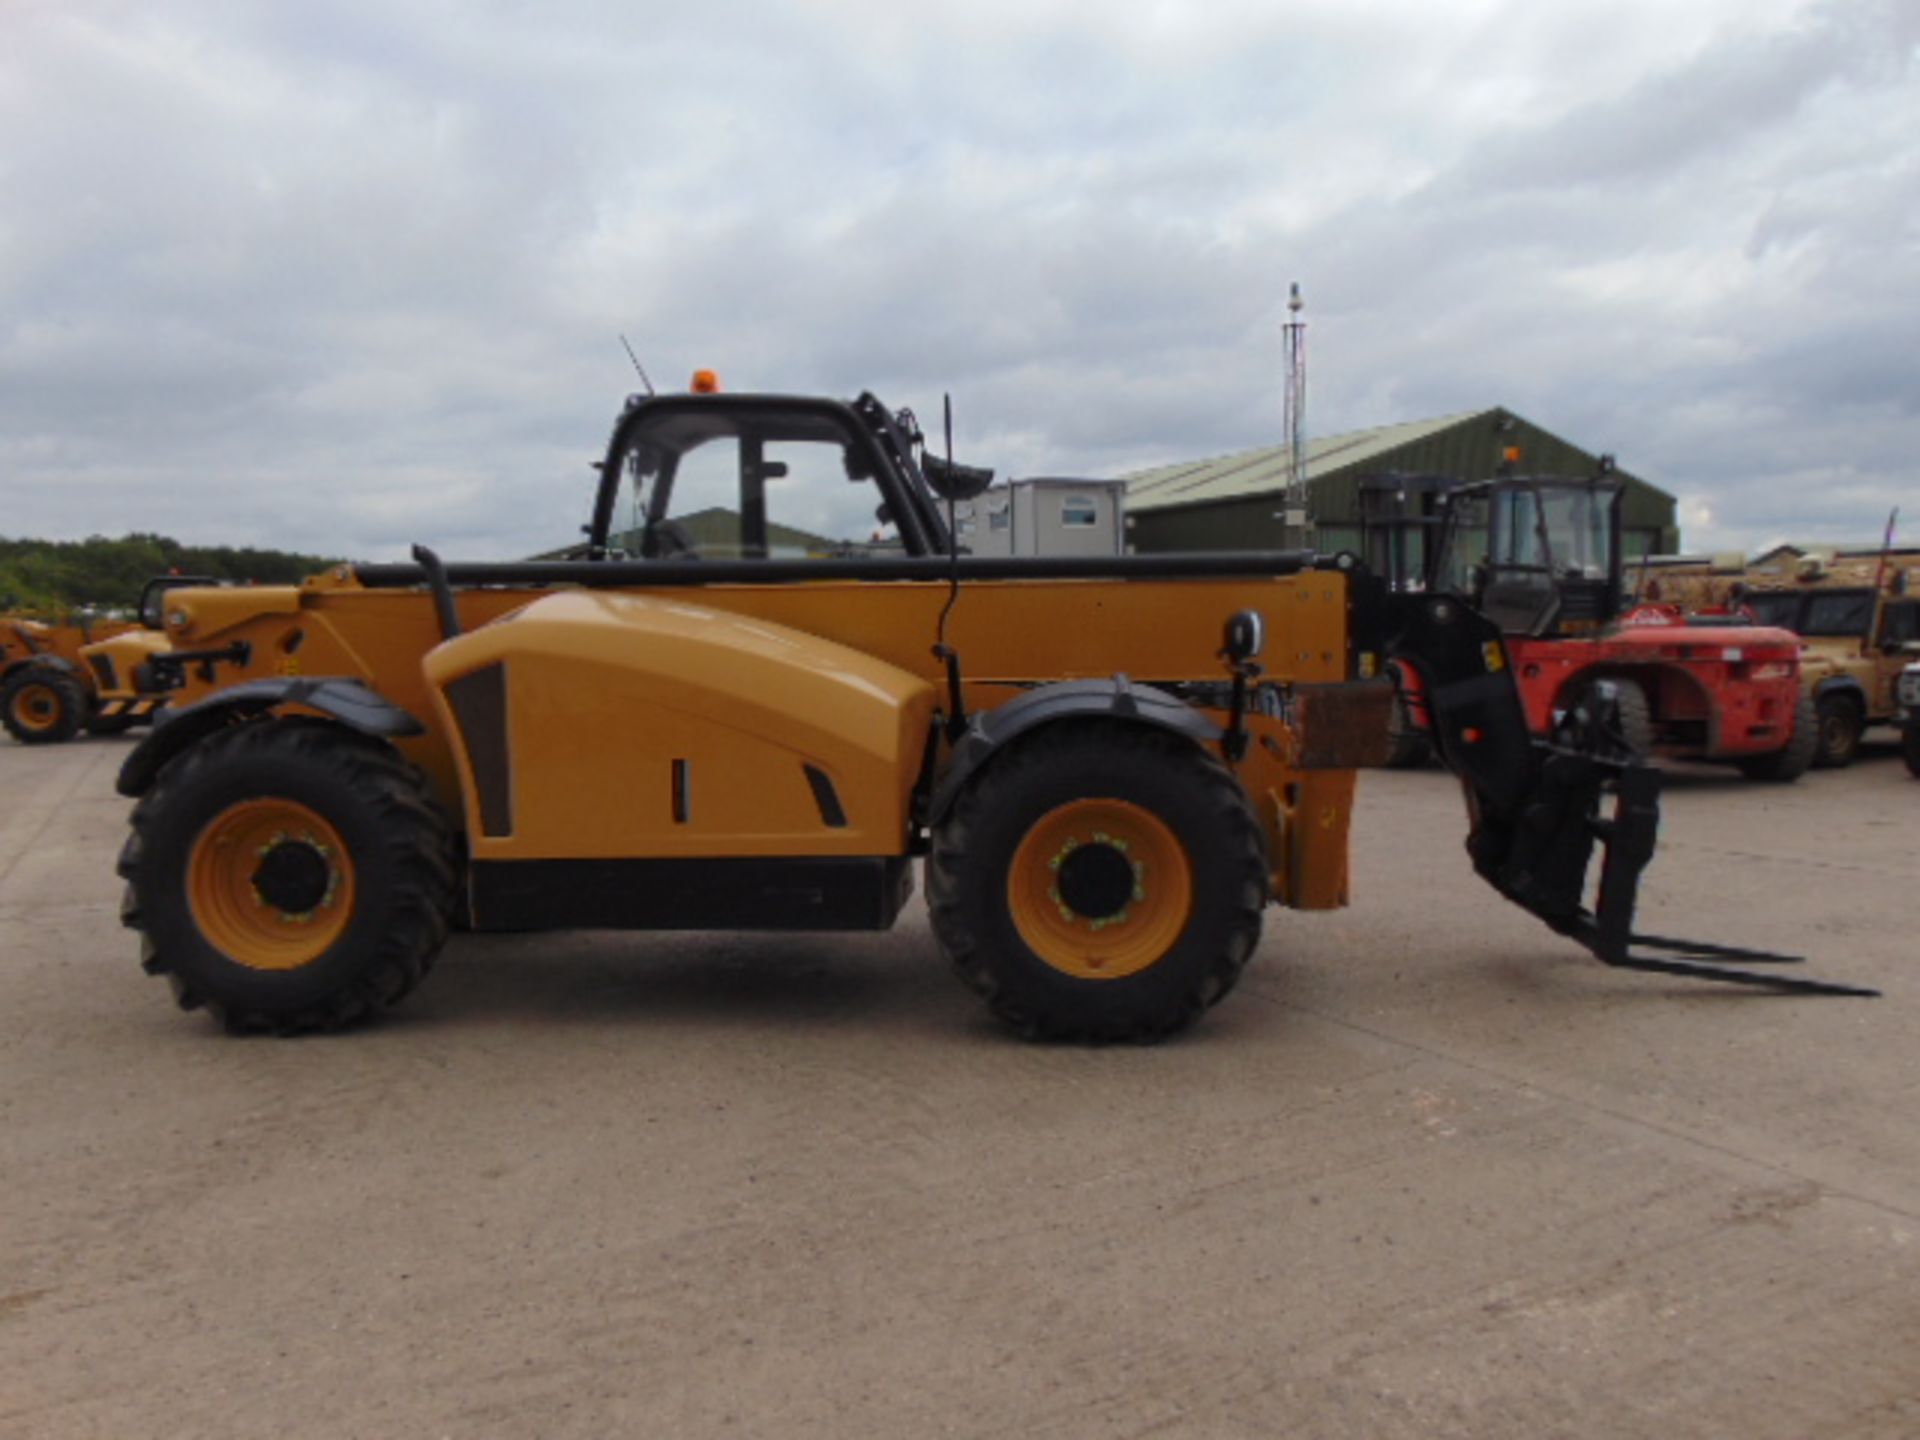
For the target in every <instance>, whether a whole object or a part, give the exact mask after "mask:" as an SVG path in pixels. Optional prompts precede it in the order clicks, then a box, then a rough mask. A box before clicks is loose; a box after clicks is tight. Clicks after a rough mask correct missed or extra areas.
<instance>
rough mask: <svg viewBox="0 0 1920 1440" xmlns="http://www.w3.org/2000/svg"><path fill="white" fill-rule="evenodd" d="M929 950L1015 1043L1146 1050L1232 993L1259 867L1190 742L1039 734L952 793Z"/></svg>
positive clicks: (1100, 728) (1256, 925) (936, 850)
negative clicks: (1014, 1034) (1132, 1044)
mask: <svg viewBox="0 0 1920 1440" xmlns="http://www.w3.org/2000/svg"><path fill="white" fill-rule="evenodd" d="M927 897H928V905H929V911H930V914H931V916H932V921H933V929H934V934H935V937H936V938H937V939H938V941H939V943H940V947H941V949H942V950H943V951H944V952H945V954H946V956H947V958H948V960H949V961H950V962H951V963H952V964H953V966H954V968H955V969H956V970H957V971H958V972H959V974H960V977H961V979H962V980H964V981H965V982H966V983H967V984H968V985H969V986H970V987H971V988H972V989H973V990H974V991H975V992H976V993H978V994H979V995H980V996H982V998H984V999H985V1000H986V1002H987V1004H988V1006H989V1008H990V1009H991V1010H992V1011H993V1013H994V1014H995V1015H996V1016H997V1017H998V1018H999V1019H1000V1020H1001V1021H1003V1022H1004V1023H1006V1024H1007V1025H1009V1026H1011V1027H1012V1028H1013V1029H1014V1030H1016V1031H1018V1032H1019V1033H1020V1034H1022V1035H1025V1036H1027V1037H1029V1038H1032V1039H1048V1040H1077V1041H1088V1042H1105V1041H1119V1040H1128V1041H1152V1040H1159V1039H1161V1038H1163V1037H1165V1036H1168V1035H1171V1034H1173V1033H1175V1032H1176V1031H1178V1030H1182V1029H1184V1028H1185V1027H1186V1026H1188V1025H1190V1024H1192V1023H1193V1022H1194V1020H1196V1019H1197V1018H1199V1016H1200V1014H1201V1013H1202V1012H1203V1011H1205V1010H1206V1009H1207V1008H1208V1007H1209V1006H1211V1005H1213V1004H1214V1003H1215V1002H1216V1001H1218V1000H1219V999H1220V998H1221V997H1222V996H1224V995H1225V994H1226V993H1227V992H1228V991H1229V990H1231V989H1232V988H1233V986H1234V984H1235V983H1236V982H1237V981H1238V980H1239V978H1240V973H1241V971H1242V969H1243V968H1244V967H1245V966H1246V963H1247V960H1248V958H1249V957H1250V956H1251V955H1252V954H1253V949H1254V946H1255V944H1256V943H1257V942H1258V940H1259V938H1260V912H1261V910H1262V908H1263V907H1264V906H1265V904H1266V899H1267V861H1266V853H1265V845H1264V842H1263V840H1262V837H1261V833H1260V828H1259V826H1258V824H1257V823H1256V822H1255V820H1254V816H1253V812H1252V810H1251V809H1250V808H1249V807H1248V804H1247V800H1246V796H1245V795H1244V793H1243V792H1242V791H1241V789H1240V786H1239V784H1238V782H1236V781H1235V780H1234V778H1233V776H1232V774H1231V773H1230V772H1229V771H1228V770H1227V769H1226V767H1225V766H1223V765H1221V764H1220V763H1219V762H1218V761H1216V760H1214V759H1213V758H1212V757H1211V756H1209V755H1208V754H1206V753H1205V752H1204V751H1202V750H1201V749H1200V748H1199V747H1198V746H1196V745H1195V744H1193V743H1192V742H1191V741H1189V740H1185V739H1182V738H1181V737H1179V736H1176V735H1172V734H1168V733H1165V732H1162V731H1159V730H1151V729H1147V728H1145V727H1142V726H1138V725H1130V724H1126V723H1122V722H1111V721H1099V720H1094V721H1084V722H1070V723H1060V724H1054V725H1050V726H1047V727H1046V728H1044V729H1042V730H1040V731H1037V732H1035V733H1033V734H1031V735H1029V736H1027V737H1025V738H1023V739H1021V740H1018V741H1016V742H1014V743H1013V744H1012V745H1011V746H1010V747H1009V748H1008V749H1007V750H1006V751H1005V752H1003V753H1002V754H1000V755H998V756H996V757H995V758H994V759H993V760H992V761H991V762H990V763H989V764H988V765H987V766H986V767H985V768H984V769H983V770H982V771H981V772H980V773H979V774H978V775H977V776H976V777H975V778H974V779H973V780H972V781H971V782H970V783H969V784H968V785H967V787H966V789H965V790H964V791H962V793H961V795H960V796H959V798H958V799H957V800H956V801H955V803H954V806H953V809H952V810H951V812H950V813H949V814H948V816H947V818H946V819H945V820H944V821H942V822H941V824H940V825H939V826H938V827H937V828H936V830H935V832H934V836H933V849H932V853H931V855H930V856H929V857H928V860H927Z"/></svg>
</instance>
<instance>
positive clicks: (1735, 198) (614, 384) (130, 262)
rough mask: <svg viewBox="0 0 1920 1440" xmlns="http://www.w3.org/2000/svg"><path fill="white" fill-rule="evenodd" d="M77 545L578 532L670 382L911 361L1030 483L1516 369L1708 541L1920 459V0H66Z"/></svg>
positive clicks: (1256, 439)
mask: <svg viewBox="0 0 1920 1440" xmlns="http://www.w3.org/2000/svg"><path fill="white" fill-rule="evenodd" d="M0 25H4V26H5V29H6V31H7V32H8V33H7V40H8V43H7V45H6V46H5V47H3V48H0V201H3V202H4V203H0V487H4V491H5V495H6V499H7V508H6V513H7V516H8V519H7V522H6V523H7V524H8V525H9V527H11V528H12V529H14V530H17V531H21V532H29V533H50V534H79V533H85V532H87V531H91V530H108V531H117V530H120V529H125V528H147V529H160V530H167V531H171V532H173V533H176V534H179V535H182V536H183V537H187V538H192V539H196V540H208V541H218V540H227V541H244V542H255V543H284V544H288V545H297V546H299V547H300V548H303V549H326V550H339V551H344V552H347V553H352V554H357V555H366V556H386V555H392V554H395V553H398V552H399V551H401V550H402V549H403V548H404V546H405V545H406V544H407V543H408V542H409V541H411V540H414V539H427V540H431V541H433V542H434V543H436V544H438V545H439V546H441V548H443V549H445V550H448V551H451V552H454V553H464V554H473V555H480V554H514V553H524V552H525V551H527V550H530V549H534V548H539V547H542V546H545V545H548V544H551V543H557V542H558V541H560V540H562V539H564V538H566V537H567V536H568V535H570V534H571V533H572V531H573V529H574V527H575V526H576V525H577V523H578V521H579V519H580V518H581V516H582V512H583V509H584V504H585V496H586V493H587V489H588V486H589V483H590V481H591V475H590V472H589V471H588V469H587V463H586V462H587V461H588V460H589V459H590V458H591V457H592V456H593V455H594V454H595V453H596V452H597V451H598V449H599V447H600V445H601V443H602V441H603V439H604V436H605V432H606V428H607V426H608V424H609V423H610V421H611V419H612V417H613V414H614V411H615V409H616V408H617V406H618V403H619V400H620V397H621V395H622V394H623V393H624V391H625V390H627V389H629V388H632V385H633V383H634V381H633V378H632V376H631V374H630V372H629V371H628V370H627V369H626V361H625V358H624V356H623V355H622V354H621V352H620V350H619V347H618V342H617V336H618V335H619V334H620V333H621V332H623V331H625V332H627V333H629V334H631V335H632V336H633V338H634V340H635V342H636V343H637V344H638V345H639V346H640V348H641V350H642V353H643V355H644V356H645V357H646V359H647V362H648V364H649V366H650V367H651V368H652V370H653V372H654V375H655V378H656V379H657V380H659V381H660V382H661V383H663V384H678V383H682V379H683V377H684V375H685V373H686V372H687V371H689V370H690V369H692V368H693V367H694V366H695V365H712V366H715V367H716V368H719V369H720V370H721V371H722V372H723V374H724V375H725V376H726V378H727V380H728V382H729V383H730V384H732V385H733V386H735V387H738V388H767V389H780V390H821V391H827V392H832V393H841V394H851V393H853V392H855V391H857V390H859V389H863V388H873V389H875V390H877V391H878V392H879V393H881V394H882V395H884V396H886V397H887V398H889V399H891V400H893V401H894V402H895V403H910V404H913V405H915V406H916V407H918V408H919V409H920V410H921V412H922V413H923V414H931V413H936V412H937V410H938V405H939V395H940V393H941V391H942V390H951V391H953V393H954V395H955V397H956V402H957V405H958V411H959V417H960V419H959V423H960V433H961V440H962V444H963V447H964V448H966V449H967V450H968V451H969V452H970V453H973V454H976V455H978V456H980V457H981V458H983V459H985V460H987V461H989V462H991V463H997V464H999V465H1000V466H1001V467H1002V468H1003V469H1012V470H1014V471H1016V472H1018V473H1025V474H1034V473H1043V472H1044V473H1090V474H1112V473H1115V472H1117V471H1120V470H1123V469H1126V468H1129V467H1132V466H1136V465H1144V464H1148V463H1153V462H1157V461H1162V460H1168V459H1175V458H1181V457H1183V456H1192V455H1199V454H1212V453H1220V452H1223V451H1226V450H1231V449H1235V448H1239V447H1242V446H1252V445H1259V444H1267V443H1272V442H1273V441H1274V440H1276V439H1277V438H1278V430H1279V410H1280V405H1279V395H1280V374H1279V364H1280V332H1279V326H1280V322H1281V319H1282V315H1283V312H1282V308H1281V301H1282V297H1283V296H1284V294H1285V290H1286V284H1287V282H1288V281H1289V280H1291V279H1300V280H1302V281H1304V282H1305V284H1306V286H1307V291H1308V297H1309V303H1310V310H1309V318H1310V319H1311V321H1312V326H1313V328H1312V331H1311V336H1312V364H1313V371H1312V385H1311V389H1312V397H1311V406H1310V428H1312V429H1314V430H1316V431H1320V432H1326V431H1332V430H1337V429H1343V428H1348V427H1352V426H1359V425H1369V424H1376V423H1381V422H1384V421H1388V420H1396V419H1407V418H1414V417H1418V416H1425V415H1435V414H1444V413H1451V412H1456V411H1459V410H1464V409H1469V408H1474V407H1478V406H1482V405H1490V404H1506V405H1509V406H1511V407H1513V408H1515V409H1517V410H1519V411H1521V412H1522V413H1524V414H1527V415H1528V416H1530V417H1531V418H1533V419H1535V420H1537V421H1539V422H1540V423H1542V424H1545V425H1547V426H1549V427H1550V428H1553V429H1556V430H1559V431H1562V432H1563V433H1566V434H1568V435H1570V436H1573V437H1575V438H1576V439H1579V440H1581V441H1582V442H1584V443H1587V444H1589V445H1592V446H1595V447H1599V448H1612V449H1614V450H1616V451H1617V452H1618V453H1619V454H1620V455H1621V458H1622V461H1623V463H1626V464H1628V465H1629V466H1630V467H1631V468H1633V469H1634V470H1636V471H1637V472H1638V473H1641V474H1645V475H1647V476H1648V477H1649V478H1651V479H1654V480H1655V481H1656V482H1657V483H1661V484H1663V485H1665V486H1667V487H1668V488H1669V489H1672V490H1674V491H1676V492H1677V493H1679V494H1681V495H1682V496H1684V497H1686V499H1687V502H1688V507H1689V514H1690V515H1691V516H1692V517H1693V518H1694V520H1695V521H1696V523H1694V524H1693V526H1692V528H1691V529H1690V532H1689V536H1688V538H1689V540H1690V541H1691V542H1695V543H1698V544H1701V545H1705V546H1713V547H1726V546H1731V545H1736V544H1758V543H1761V542H1762V541H1764V540H1768V539H1771V538H1774V537H1776V536H1779V535H1785V534H1792V535H1795V536H1816V535H1826V536H1830V537H1832V538H1840V539H1856V538H1863V537H1868V536H1871V535H1875V534H1877V533H1878V528H1879V526H1880V525H1881V524H1882V523H1884V517H1885V513H1886V510H1887V508H1888V507H1889V506H1890V505H1892V504H1894V503H1899V501H1900V499H1901V497H1902V496H1903V495H1905V496H1907V497H1909V499H1910V504H1911V507H1912V512H1913V514H1914V515H1915V517H1916V519H1917V520H1920V493H1916V487H1915V486H1914V484H1913V482H1912V481H1911V479H1910V478H1909V477H1910V475H1911V461H1910V455H1911V453H1912V450H1913V448H1914V441H1915V438H1916V427H1915V419H1916V415H1915V409H1916V405H1917V404H1920V400H1917V399H1916V388H1915V387H1914V386H1913V385H1912V384H1911V383H1910V382H1909V381H1908V379H1907V377H1908V375H1909V374H1910V373H1911V370H1912V362H1911V358H1910V353H1909V352H1910V350H1911V339H1910V337H1911V335H1912V333H1913V330H1914V324H1913V320H1914V316H1913V308H1914V302H1913V301H1912V300H1911V299H1910V298H1909V297H1911V296H1913V295H1915V294H1920V206H1917V204H1916V200H1917V197H1920V173H1917V172H1920V164H1917V162H1916V161H1915V160H1913V159H1912V158H1911V154H1912V150H1911V139H1910V137H1911V132H1912V130H1913V126H1914V122H1915V120H1916V118H1920V105H1917V104H1916V101H1917V100H1920V81H1917V80H1916V71H1915V63H1914V62H1915V47H1916V42H1917V40H1920V20H1917V19H1916V11H1915V10H1914V8H1913V7H1912V6H1911V5H1907V4H1897V3H1888V4H1872V3H1867V4H1852V5H1846V6H1840V7H1828V6H1822V5H1812V6H1808V5H1798V4H1794V3H1791V0H1771V3H1768V4H1748V5H1742V6H1735V5H1733V4H1731V3H1730V0H1729V3H1726V4H1723V5H1701V6H1692V7H1687V11H1686V13H1685V14H1684V15H1675V14H1673V13H1671V12H1670V9H1669V8H1668V7H1662V6H1655V5H1651V4H1649V5H1621V4H1615V5H1609V6H1605V7H1601V6H1582V7H1576V8H1567V7H1551V8H1550V9H1543V8H1542V7H1523V6H1519V5H1514V4H1504V3H1494V0H1487V3H1481V4H1477V5H1461V6H1459V7H1434V6H1422V5H1414V4H1411V3H1408V4H1405V5H1400V6H1389V7H1386V8H1379V7H1368V8H1366V9H1365V10H1361V9H1357V8H1349V7H1330V8H1328V9H1327V10H1326V11H1325V12H1324V13H1315V12H1314V11H1312V10H1293V11H1290V12H1289V13H1287V14H1285V15H1278V14H1273V13H1270V12H1269V9H1268V7H1255V6H1244V7H1204V13H1203V10H1202V7H1163V6H1154V7H1145V6H1142V7H1128V6H1119V7H1115V6H1112V5H1100V6H1095V5H1092V4H1079V3H1061V4H1051V5H1050V4H1024V5H1014V4H1004V3H998V0H992V3H985V0H983V3H981V4H977V5H974V6H970V7H964V8H959V7H956V8H954V9H952V10H948V11H941V12H938V13H935V14H932V15H924V14H923V15H914V14H908V13H906V12H904V11H903V10H902V8H901V7H881V6H877V5H872V4H864V3H852V0H847V3H838V4H822V5H817V6H811V7H793V6H777V5H742V6H738V7H728V8H727V9H726V10H725V11H724V12H723V11H716V10H712V9H706V10H700V9H696V8H694V7H684V6H671V7H670V6H656V5H634V6H620V7H611V6H593V5H565V4H542V5H532V4H519V5H514V4H495V5H491V6H482V5H459V6H452V5H431V6H395V5H392V4H385V5H374V4H334V5H318V6H278V5H267V4H261V5H242V4H219V3H212V0H206V3H199V4H183V5H176V6H167V7H146V8H136V7H133V6H126V7H124V8H121V9H118V10H116V9H114V8H112V7H92V8H90V9H88V10H87V11H86V12H85V13H82V12H79V11H77V10H74V9H73V8H72V7H63V6H55V5H52V4H40V5H28V6H26V7H24V8H20V7H16V8H15V9H14V10H13V11H11V12H10V14H9V18H8V19H7V20H6V21H4V22H0Z"/></svg>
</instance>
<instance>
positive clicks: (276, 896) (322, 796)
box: [119, 718, 454, 1035]
mask: <svg viewBox="0 0 1920 1440" xmlns="http://www.w3.org/2000/svg"><path fill="white" fill-rule="evenodd" d="M119 869H120V875H121V876H122V878H123V879H125V880H126V882H127V888H126V896H125V899H124V901H123V902H122V906H121V920H122V921H123V923H125V924H126V925H127V926H128V927H129V928H131V929H135V930H138V931H140V932H141V963H142V965H143V966H144V968H145V969H146V971H147V973H148V974H149V975H165V976H166V977H167V978H168V980H169V981H171V982H172V985H173V990H174V995H175V997H176V998H177V999H178V1001H179V1003H180V1008H181V1009H183V1010H191V1009H195V1008H197V1007H200V1006H205V1007H206V1009H207V1010H208V1011H209V1012H210V1013H211V1014H212V1015H213V1016H214V1017H215V1018H216V1019H218V1020H219V1021H221V1022H222V1023H223V1024H224V1025H225V1026H226V1027H227V1029H228V1030H230V1031H232V1032H234V1033H236V1034H249V1033H255V1032H260V1031H267V1032H271V1033H273V1034H276V1035H294V1034H300V1033H303V1032H306V1031H313V1030H336V1029H340V1028H342V1027H344V1026H347V1025H352V1024H355V1023H357V1022H359V1021H362V1020H365V1019H367V1018H368V1017H370V1016H371V1015H373V1014H374V1013H375V1012H376V1011H378V1010H381V1009H384V1008H385V1007H387V1006H389V1005H392V1004H394V1003H395V1002H396V1001H398V1000H399V999H400V998H401V997H402V996H404V995H406V994H407V993H408V992H410V991H411V990H412V989H413V988H414V987H415V986H416V985H418V984H419V983H420V981H421V980H422V979H424V978H425V977H426V974H427V972H428V970H429V969H431V968H432V966H433V962H434V959H435V957H436V956H437V955H438V954H439V952H440V947H441V945H442V944H443V943H445V941H446V938H447V927H448V922H449V919H450V916H451V914H452V910H453V891H454V849H453V837H452V832H451V827H450V826H449V825H448V823H447V819H446V816H445V815H444V814H443V813H442V812H441V810H440V808H439V806H438V805H437V804H435V802H434V800H433V797H432V796H431V794H430V793H429V792H428V790H427V787H426V783H425V781H424V780H423V779H422V778H421V776H420V773H419V772H418V771H417V770H415V769H414V768H413V767H412V766H411V765H409V764H407V763H406V761H404V760H402V759H401V758H400V756H399V755H398V754H396V753H395V752H394V751H392V750H391V749H388V748H387V747H386V746H384V745H382V744H380V743H379V742H378V741H374V740H370V739H368V738H367V737H365V736H362V735H359V734H356V733H355V732H353V731H351V730H348V729H346V728H345V727H343V726H339V725H333V724H330V723H327V722H325V721H316V720H310V719H282V718H269V719H266V720H262V721H255V722H252V723H248V724H243V725H234V726H231V727H228V728H226V729H223V730H220V731H219V732H217V733H216V734H214V735H212V736H210V737H208V738H207V739H205V740H203V741H200V742H199V743H198V744H196V745H194V746H193V747H192V748H191V749H189V750H187V751H185V752H183V753H182V754H180V755H179V756H177V757H175V758H174V759H173V760H171V761H169V762H168V764H167V766H166V768H165V769H164V770H162V771H161V772H160V776H159V778H158V780H157V781H156V782H155V783H154V785H153V788H152V789H150V790H149V791H148V792H147V793H146V795H145V796H144V797H142V799H141V801H140V803H139V804H138V805H137V806H135V807H134V811H133V834H132V835H131V836H129V837H128V840H127V844H126V847H125V848H124V849H123V850H122V851H121V854H120V866H119Z"/></svg>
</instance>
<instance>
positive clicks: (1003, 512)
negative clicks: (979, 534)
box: [987, 506, 1013, 530]
mask: <svg viewBox="0 0 1920 1440" xmlns="http://www.w3.org/2000/svg"><path fill="white" fill-rule="evenodd" d="M1012 519H1013V512H1012V511H1011V510H1009V509H1007V508H1005V507H1004V506H1003V507H1002V508H1000V509H998V510H989V511H988V512H987V529H989V530H1004V529H1006V528H1007V526H1008V524H1009V523H1010V522H1011V521H1012Z"/></svg>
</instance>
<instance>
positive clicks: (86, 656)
mask: <svg viewBox="0 0 1920 1440" xmlns="http://www.w3.org/2000/svg"><path fill="white" fill-rule="evenodd" d="M170 648H172V647H170V646H169V645H168V644H167V637H166V636H165V635H162V634H161V633H159V632H158V631H156V630H128V631H126V632H125V633H123V634H119V635H115V636H113V637H112V638H111V639H107V640H99V641H96V642H95V643H93V644H92V645H88V646H85V647H83V648H82V649H81V651H80V656H81V660H82V662H83V663H84V664H85V666H86V670H87V674H88V676H89V677H90V678H91V679H92V680H93V683H94V688H95V690H96V691H97V692H98V694H99V697H100V700H101V702H102V703H103V704H106V703H112V702H116V701H121V702H126V703H128V704H130V705H133V706H135V707H144V706H146V705H147V704H149V703H151V702H150V699H149V697H143V696H142V695H141V694H140V692H139V690H138V688H137V687H136V685H135V683H134V676H135V674H136V672H137V671H138V670H139V667H140V666H141V665H143V664H145V663H146V662H147V661H148V660H150V659H152V658H153V657H154V656H155V655H158V654H161V653H163V652H164V651H166V650H168V649H170ZM95 655H103V656H105V657H106V658H107V659H108V660H110V661H111V662H112V664H113V680H114V683H113V685H112V686H111V687H108V686H107V685H105V684H103V683H102V682H101V679H100V675H99V671H98V670H97V669H96V667H95V666H94V664H93V657H94V656H95Z"/></svg>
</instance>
